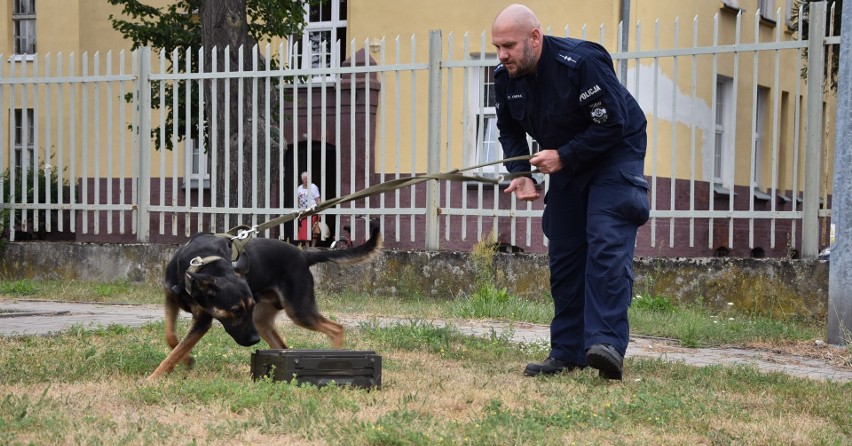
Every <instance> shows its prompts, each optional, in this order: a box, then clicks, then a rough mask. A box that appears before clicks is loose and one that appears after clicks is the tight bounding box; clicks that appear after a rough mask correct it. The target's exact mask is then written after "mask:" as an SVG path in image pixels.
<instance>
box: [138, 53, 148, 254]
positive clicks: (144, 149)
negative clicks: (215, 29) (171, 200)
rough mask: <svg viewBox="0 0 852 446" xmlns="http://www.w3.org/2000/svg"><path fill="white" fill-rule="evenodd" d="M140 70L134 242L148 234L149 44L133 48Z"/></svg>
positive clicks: (141, 241)
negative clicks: (135, 49) (136, 48)
mask: <svg viewBox="0 0 852 446" xmlns="http://www.w3.org/2000/svg"><path fill="white" fill-rule="evenodd" d="M136 56H137V57H138V58H139V59H138V65H137V66H138V67H139V72H138V73H136V85H135V87H134V88H135V89H136V91H137V96H136V97H137V98H138V99H137V103H136V109H135V113H136V114H137V115H136V122H137V123H138V124H137V128H136V153H137V156H138V159H139V162H138V163H137V170H136V182H137V188H136V197H135V199H136V241H137V242H140V243H147V242H148V239H149V236H150V221H151V216H150V210H149V209H150V206H151V47H149V46H145V47H142V48H139V49H138V50H137V51H136Z"/></svg>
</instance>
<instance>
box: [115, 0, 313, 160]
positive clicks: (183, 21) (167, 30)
mask: <svg viewBox="0 0 852 446" xmlns="http://www.w3.org/2000/svg"><path fill="white" fill-rule="evenodd" d="M106 1H107V2H108V3H109V4H111V5H114V6H120V7H121V14H120V15H117V16H116V15H113V14H110V16H109V20H110V21H111V23H112V27H113V28H114V29H115V30H116V31H118V32H120V33H121V34H122V35H123V36H124V37H125V38H126V39H129V40H130V41H132V42H133V46H132V48H133V49H137V48H140V47H144V46H150V47H151V48H152V50H153V51H155V52H159V51H163V52H165V53H166V54H167V55H168V64H169V69H170V70H172V71H175V72H179V73H185V72H187V71H191V72H193V73H197V72H199V71H201V70H200V69H199V68H200V67H199V65H198V62H199V57H198V54H197V51H198V50H199V49H200V48H201V47H202V32H203V27H204V26H203V25H204V24H203V23H202V22H201V20H200V17H199V15H198V11H199V10H200V8H201V4H202V1H201V0H177V1H175V2H174V3H171V4H169V5H168V6H165V7H163V8H158V7H154V6H150V5H148V4H146V3H143V2H141V1H139V0H106ZM324 1H327V0H307V1H301V0H245V2H244V3H245V9H246V15H247V17H248V23H247V28H248V35H249V37H250V38H251V39H252V40H253V41H255V42H268V41H269V40H270V39H272V38H276V37H277V38H285V37H287V36H290V35H299V34H300V33H302V31H303V29H304V27H305V23H306V21H307V18H306V17H305V8H304V5H305V4H308V5H320V4H322V3H323V2H324ZM231 50H232V51H236V50H237V49H236V48H232V49H231ZM250 50H251V49H250V48H246V51H247V54H250V53H249V51H250ZM193 53H194V54H193ZM206 57H208V58H209V57H210V56H209V54H208V55H207V56H206ZM261 62H262V66H261V67H259V68H260V69H262V68H263V67H264V66H265V64H266V63H270V64H272V66H273V67H275V61H274V60H270V61H263V60H261ZM223 63H224V62H223V61H220V64H223ZM191 82H192V81H191V80H186V81H177V82H174V83H172V82H166V83H165V84H164V85H163V88H162V96H163V97H162V100H161V97H160V95H161V92H160V88H159V86H155V87H154V88H152V89H151V104H152V108H154V109H158V108H159V104H160V103H161V102H162V103H164V104H166V108H167V109H168V113H167V116H166V119H165V125H164V126H163V127H162V128H161V127H153V128H152V129H151V137H152V139H153V140H154V141H155V143H156V145H157V148H158V149H159V148H165V149H167V150H173V149H174V143H175V141H183V140H184V139H185V138H188V137H192V136H193V135H198V134H199V133H200V132H201V131H202V127H201V124H202V123H201V122H199V121H198V116H199V110H198V107H199V104H200V101H199V98H198V92H199V90H200V89H199V88H197V87H195V88H192V90H191V92H190V98H189V103H188V104H187V103H186V101H187V98H186V95H185V94H184V93H183V92H185V91H186V88H189V87H190V83H191ZM132 99H133V98H132V94H129V95H128V96H126V97H125V100H127V101H128V102H130V101H132ZM175 101H176V102H177V104H178V110H180V111H181V112H180V113H174V110H173V109H172V106H173V104H174V103H175ZM187 107H189V110H188V111H189V117H190V118H189V119H190V121H189V122H187V121H186V115H187V114H186V113H185V111H187ZM172 128H176V129H177V131H176V134H175V135H167V134H166V133H168V132H170V129H172ZM161 135H162V137H161ZM202 137H205V135H202ZM161 144H165V146H164V147H161ZM205 147H206V145H205Z"/></svg>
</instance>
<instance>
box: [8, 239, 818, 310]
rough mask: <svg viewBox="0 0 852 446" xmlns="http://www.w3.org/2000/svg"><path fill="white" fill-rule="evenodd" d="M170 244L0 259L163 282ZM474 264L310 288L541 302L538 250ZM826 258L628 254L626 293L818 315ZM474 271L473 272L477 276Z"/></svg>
mask: <svg viewBox="0 0 852 446" xmlns="http://www.w3.org/2000/svg"><path fill="white" fill-rule="evenodd" d="M177 247H178V246H177V245H154V244H122V245H118V244H93V243H65V242H12V243H9V244H8V245H7V247H6V250H5V252H4V254H3V257H2V259H0V273H2V279H3V280H17V279H24V278H29V279H55V280H71V279H74V280H80V281H93V282H112V281H122V280H124V281H129V282H150V283H160V282H161V281H162V273H163V268H164V267H165V265H166V263H167V262H168V261H169V259H170V258H171V256H172V255H173V254H174V252H175V250H176V249H177ZM490 263H491V264H490V265H485V266H483V264H482V262H481V261H476V260H475V259H474V258H473V256H472V255H471V254H470V253H467V252H450V251H436V252H423V251H383V252H382V253H381V254H380V255H379V256H378V257H377V258H376V259H375V260H374V261H373V262H371V263H367V264H362V265H355V266H352V265H348V266H347V265H343V266H341V265H334V264H321V265H317V266H315V267H313V268H314V274H315V278H316V283H317V290H318V292H320V293H322V292H335V293H338V292H366V293H370V294H372V295H375V296H377V297H382V296H421V297H428V298H435V299H452V298H455V297H460V296H465V295H467V294H468V293H470V292H472V291H475V290H476V288H477V287H479V286H482V285H481V280H482V279H481V278H482V277H489V278H490V280H491V281H492V283H493V284H494V285H495V286H496V287H497V288H498V289H499V288H503V287H505V288H506V289H507V290H508V291H509V293H510V294H514V295H517V296H520V297H523V298H526V299H536V300H549V273H548V269H547V256H546V255H544V254H526V253H521V254H502V253H497V254H495V255H494V257H493V259H492V261H491V262H490ZM828 271H829V266H828V262H826V261H822V260H789V259H735V258H637V259H636V262H635V264H634V277H635V278H634V291H635V293H636V294H641V295H643V296H650V295H653V296H662V297H667V298H669V299H671V300H672V301H674V302H677V303H700V304H702V305H707V306H709V307H711V308H724V307H725V306H726V305H727V304H728V302H732V303H733V304H734V305H735V307H736V308H739V309H744V310H746V311H750V312H753V313H755V314H772V315H783V316H804V317H814V318H820V319H822V318H825V316H826V308H827V304H828ZM477 278H480V279H479V280H477Z"/></svg>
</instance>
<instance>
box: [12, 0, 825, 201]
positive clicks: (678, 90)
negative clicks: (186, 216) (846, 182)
mask: <svg viewBox="0 0 852 446" xmlns="http://www.w3.org/2000/svg"><path fill="white" fill-rule="evenodd" d="M2 1H3V3H2V6H3V7H2V8H0V23H6V24H11V22H12V20H11V12H12V0H2ZM757 1H758V0H742V1H740V2H739V4H740V5H741V6H742V7H744V8H745V10H744V12H743V14H742V16H741V20H742V28H741V30H740V41H741V42H743V43H748V42H754V39H755V31H756V32H757V34H758V37H759V40H760V41H761V42H767V41H772V40H774V39H776V38H780V39H781V40H791V39H794V38H795V35H793V34H792V33H791V32H790V30H789V29H788V28H787V26H786V24H785V21H784V20H783V19H782V20H780V21H779V22H778V23H777V24H775V25H772V24H770V23H768V22H766V21H764V20H755V18H754V17H755V16H754V14H755V12H756V5H757ZM168 2H169V1H168V0H153V1H149V3H152V4H161V5H165V4H167V3H168ZM509 3H510V2H508V1H506V2H493V1H488V0H471V1H467V2H458V1H450V0H434V1H432V2H429V3H415V2H404V1H398V0H350V1H349V2H348V31H347V32H348V38H349V39H354V40H355V42H356V46H357V49H360V48H362V47H363V46H364V45H367V46H368V47H369V48H370V52H369V54H370V55H371V57H373V58H374V59H376V60H377V61H379V62H382V63H394V62H396V61H397V54H399V59H398V62H400V63H410V62H412V61H414V62H418V63H423V62H425V61H426V59H427V56H428V33H429V31H430V30H433V29H437V30H441V31H442V32H443V38H444V40H443V42H444V48H443V49H442V51H443V53H444V57H448V56H451V57H452V58H454V59H460V58H463V57H467V56H468V55H470V54H479V53H486V54H487V55H489V56H492V55H493V46H492V45H491V43H490V42H491V41H490V39H491V36H490V25H491V21H492V19H493V17H494V16H495V15H496V14H497V13H498V12H499V11H500V10H501V9H502V8H503V7H505V6H506V5H508V4H509ZM526 4H527V5H528V6H530V7H531V8H532V9H533V10H534V11H536V12H537V13H538V15H539V18H540V19H541V21H542V25H543V27H544V28H545V29H548V30H549V31H550V32H551V33H552V34H554V35H564V34H565V31H566V29H567V30H568V31H569V34H570V35H571V36H573V37H583V36H585V37H587V38H589V39H590V40H595V41H601V42H602V43H603V44H604V45H605V46H606V47H607V48H608V49H609V50H610V51H613V52H614V51H616V50H617V47H616V46H617V42H618V36H617V31H618V30H617V25H618V20H619V13H620V7H621V2H620V1H619V0H601V1H594V2H591V1H580V0H575V1H568V2H566V1H564V0H530V1H528V2H526ZM631 4H632V15H631V17H630V21H629V23H630V24H631V32H630V50H631V51H635V50H643V51H645V50H651V49H654V48H655V47H657V46H659V47H660V48H671V47H673V46H680V47H688V46H692V45H693V44H696V45H698V46H710V45H713V44H714V42H713V36H714V27H715V26H716V25H715V24H714V17H716V18H718V29H719V33H718V35H719V42H718V44H719V45H730V44H733V43H734V41H735V38H736V35H737V31H736V23H737V14H736V11H733V10H731V9H729V8H725V7H723V6H722V2H721V1H715V0H632V1H631ZM36 8H37V10H36V16H37V18H36V23H37V25H36V26H37V39H38V44H37V49H38V53H39V57H40V58H41V57H43V56H44V55H46V54H51V55H53V57H56V56H55V55H56V54H58V53H60V52H61V53H62V54H63V55H64V56H65V57H66V58H67V57H68V55H70V54H71V53H74V54H75V55H77V65H78V67H77V70H78V72H79V70H80V64H81V63H82V55H83V53H87V54H88V57H89V58H90V62H91V61H93V60H94V59H93V58H94V55H95V54H96V53H97V54H99V57H100V61H101V67H100V68H99V70H101V72H102V73H103V72H106V66H105V63H106V62H105V61H106V53H107V52H108V51H112V56H113V61H114V62H113V63H114V64H115V65H114V66H113V67H112V72H113V73H117V72H118V71H119V67H118V66H117V64H118V60H119V53H120V51H121V50H129V48H130V42H128V41H125V40H123V39H122V37H121V35H120V34H119V33H118V32H116V31H115V30H113V29H112V26H111V25H110V22H109V20H108V17H109V15H110V14H111V13H112V14H118V13H119V9H118V8H116V7H113V6H111V5H109V4H108V3H107V2H106V1H94V0H37V1H36ZM696 17H697V20H696V19H695V18H696ZM675 19H677V23H678V28H677V30H676V29H675ZM637 24H639V26H638V30H637ZM695 27H697V34H696V35H694V34H695V33H694V29H695ZM779 31H780V32H779ZM12 32H13V31H12V29H11V26H9V27H5V32H2V33H0V52H2V53H3V54H6V55H8V54H11V53H12V48H13V42H12ZM451 33H452V36H453V44H452V47H449V46H448V45H447V43H446V42H447V40H448V38H449V36H450V34H451ZM466 33H469V34H468V35H469V38H470V45H469V47H467V48H466V47H465V44H464V42H465V34H466ZM675 33H677V41H675ZM412 36H413V37H414V39H415V40H414V43H412ZM397 39H398V40H397ZM382 41H384V45H385V46H384V51H382V50H381V46H380V45H378V44H380V43H381V42H382ZM397 41H398V42H399V50H398V51H397V49H396V42H397ZM347 53H348V54H349V55H351V49H348V50H347ZM412 53H414V54H415V55H416V56H415V57H414V58H413V57H412ZM779 54H780V55H781V60H780V62H779V67H780V69H778V70H776V67H775V64H776V62H775V59H774V53H773V52H767V53H766V54H763V55H761V56H760V58H759V60H757V61H756V63H755V60H754V57H753V53H743V54H741V55H740V56H739V60H738V61H736V63H735V57H734V56H732V55H723V56H719V57H716V58H715V60H714V57H713V56H709V55H708V56H699V57H697V58H695V59H694V60H693V58H692V57H680V58H679V59H678V64H677V67H675V65H674V63H673V61H672V59H671V58H661V59H659V60H657V61H655V60H654V59H652V58H645V59H642V60H641V62H640V63H639V64H637V63H635V62H630V64H629V72H628V80H627V83H628V87H629V88H631V90H633V91H634V92H635V94H636V96H637V98H638V99H639V101H640V105H642V107H643V109H644V110H645V112H646V114H647V115H648V117H649V126H648V137H649V153H648V162H647V163H646V166H647V167H646V173H648V174H651V173H655V174H656V175H658V176H661V177H668V176H673V177H676V178H689V177H691V176H692V172H693V171H694V172H695V174H696V177H697V178H698V179H703V180H710V179H711V178H710V176H711V166H712V164H710V163H711V162H712V153H713V152H712V150H713V137H714V135H713V132H712V130H713V129H712V128H711V127H710V126H709V125H708V123H711V122H713V121H712V119H713V117H712V116H711V113H712V102H713V98H712V93H713V90H712V88H713V84H714V82H713V79H710V78H709V77H711V76H712V73H713V67H714V63H715V66H716V67H717V68H716V70H717V71H718V73H719V74H720V75H724V76H728V77H731V78H733V77H734V76H735V75H736V77H737V79H738V83H737V85H736V95H735V96H736V100H737V111H736V117H735V122H736V123H737V126H736V139H735V147H736V150H732V151H731V153H732V154H734V156H733V157H732V158H730V161H729V164H730V166H732V167H733V168H734V171H735V172H736V176H735V178H734V182H735V183H736V184H747V183H748V181H749V178H748V177H749V170H750V169H749V165H750V151H749V150H748V147H750V141H751V138H752V129H751V122H752V116H751V114H752V109H753V107H752V105H753V97H752V91H753V78H754V68H755V66H757V67H758V68H759V70H758V79H757V82H758V84H759V85H761V86H763V87H768V88H769V89H770V90H769V94H768V102H767V108H766V109H767V110H768V111H770V112H771V113H769V114H768V115H767V116H765V119H764V121H765V122H764V125H765V128H766V129H768V130H771V131H767V132H766V135H767V136H765V138H767V137H768V139H769V140H768V141H766V143H765V144H764V147H765V148H766V149H765V150H764V153H763V154H762V155H761V157H762V158H761V159H762V161H763V162H762V163H761V165H762V166H763V167H762V169H761V171H760V172H759V178H760V184H759V187H760V188H761V189H763V190H766V189H768V188H769V187H770V186H771V182H772V181H773V178H775V181H776V182H777V184H778V187H780V188H782V189H784V188H790V187H792V185H793V177H792V175H793V174H792V165H793V163H794V159H795V158H794V155H795V151H796V150H797V149H798V148H797V147H796V146H795V139H794V135H795V131H796V129H795V128H794V119H795V115H796V106H797V104H799V105H800V106H801V107H804V104H805V102H804V99H803V98H802V95H804V93H805V91H804V86H803V84H802V82H801V78H800V76H799V70H798V69H797V68H791V67H798V66H799V65H798V64H800V63H801V62H800V61H799V58H798V54H797V52H796V51H793V50H785V51H781V52H780V53H779ZM125 57H126V59H125V63H126V64H127V66H128V67H129V65H130V63H131V55H130V53H129V52H127V53H126V55H125ZM66 60H67V59H66ZM4 63H6V62H4ZM36 65H37V66H38V69H39V70H44V69H45V63H44V60H43V59H40V60H39V61H38V63H37V64H35V63H34V62H32V61H26V60H23V61H21V62H20V64H19V66H18V69H21V68H24V67H26V68H25V69H27V70H32V69H33V67H34V66H36ZM52 65H53V69H54V70H55V69H56V67H57V66H56V62H52ZM693 65H694V66H695V69H694V70H693ZM3 68H4V70H8V68H9V67H8V66H6V67H3ZM64 69H65V70H68V69H69V67H68V63H67V62H65V63H64ZM127 69H129V68H125V70H127ZM675 70H676V71H675ZM693 71H694V72H695V74H693ZM694 75H695V76H696V79H697V85H698V87H697V89H696V91H695V93H694V94H695V98H694V99H693V92H692V91H691V84H692V78H693V76H694ZM466 76H469V73H467V74H466V73H464V72H463V70H461V69H457V70H454V71H453V74H452V79H449V78H445V79H444V85H443V92H444V96H445V97H450V98H451V99H450V100H449V101H448V102H447V101H446V100H445V102H444V106H443V110H444V112H443V113H444V115H443V116H442V119H441V126H442V127H445V128H444V130H443V131H444V132H448V133H444V134H443V135H442V140H443V141H446V140H449V145H448V147H449V153H450V162H449V165H451V166H452V167H459V166H462V165H465V164H467V165H469V164H471V163H472V162H473V160H471V159H469V156H468V154H467V153H466V151H465V149H464V145H465V138H466V131H467V130H468V129H466V128H465V126H464V122H465V120H464V118H465V116H464V110H465V105H466V101H467V100H468V98H467V96H466V95H465V94H464V87H463V85H464V82H465V81H466V80H467V79H466ZM776 78H777V81H776ZM426 80H427V79H426V74H425V72H421V73H418V74H417V85H416V86H414V87H412V79H411V77H410V75H409V74H407V73H405V74H402V75H400V76H396V75H395V74H394V73H393V72H387V73H385V74H383V75H382V76H381V81H382V94H381V103H380V104H379V107H380V110H379V113H380V116H381V114H383V116H384V119H385V121H384V124H383V125H382V124H380V125H379V126H378V127H377V128H378V132H379V134H378V135H376V145H377V148H382V147H385V148H388V149H389V150H390V149H392V148H393V147H395V144H396V141H397V140H398V141H400V157H401V159H400V165H401V166H402V169H403V172H405V171H407V170H410V166H412V165H413V166H414V170H417V171H424V170H425V166H426V154H427V150H426V140H427V122H426V109H427V105H428V99H429V98H428V91H427V89H426V85H427V83H426ZM797 87H799V88H800V90H799V91H798V96H797ZM779 90H780V91H779ZM412 91H413V93H412ZM655 91H656V92H657V94H656V95H654V94H653V93H654V92H655ZM37 93H38V94H42V95H43V94H44V87H42V89H41V90H39V92H37ZM30 94H36V92H31V93H30ZM82 94H84V93H83V91H78V92H77V93H76V97H75V98H74V100H75V103H76V110H77V113H78V114H79V113H80V111H81V107H82V99H83V98H82ZM91 94H94V93H91ZM100 94H101V95H102V98H101V104H102V105H101V113H100V117H99V120H95V119H94V118H91V119H89V122H88V134H89V135H92V136H90V141H88V143H89V144H91V143H92V141H91V138H94V137H95V136H94V135H96V134H98V133H100V136H98V137H99V138H101V140H100V144H101V147H102V150H106V148H107V147H119V146H120V145H121V142H122V139H124V142H125V144H128V142H129V141H130V138H129V134H128V133H127V131H126V130H123V129H125V128H126V123H116V124H117V125H116V127H115V128H116V131H115V132H114V133H113V134H112V135H104V129H106V124H107V120H108V119H110V117H111V118H112V119H118V116H119V113H118V111H116V110H114V113H112V114H111V115H108V114H107V110H108V109H107V107H106V101H107V100H108V95H110V94H112V95H117V94H119V93H118V90H115V91H112V92H109V91H101V92H100ZM397 94H398V97H399V100H400V101H401V103H400V105H399V107H398V110H397V108H396V107H395V106H394V105H393V103H394V101H395V100H396V98H397ZM70 95H71V92H65V93H64V96H63V101H65V103H66V104H68V103H70V100H71V99H72V98H71V96H70ZM93 97H94V96H92V98H93ZM412 97H413V98H414V102H413V103H412V102H411V101H410V100H409V98H412ZM444 99H445V98H444ZM16 100H20V94H19V95H18V97H17V98H16ZM91 101H94V99H91ZM447 104H449V107H450V108H451V114H450V115H449V116H447V112H446V110H447ZM673 104H674V105H673ZM776 104H777V105H776ZM89 105H90V107H92V106H93V105H94V103H93V102H90V104H89ZM827 109H828V110H832V109H833V107H827ZM776 110H777V113H776ZM39 113H40V115H41V118H44V117H46V116H47V114H48V113H49V114H50V115H51V118H52V119H54V120H55V119H56V113H57V110H56V109H55V108H54V109H53V110H51V111H49V112H48V111H47V110H45V109H44V108H41V109H40V110H39ZM799 113H800V114H801V115H802V116H804V108H802V109H800V110H799ZM652 114H653V115H652ZM776 115H777V116H776ZM4 116H5V115H4ZM128 116H129V115H128ZM690 116H694V117H696V118H699V119H697V121H699V122H695V121H696V120H695V119H694V118H692V117H690ZM152 118H153V119H154V120H157V119H158V115H157V113H155V114H154V116H153V117H152ZM7 119H8V118H7ZM776 119H777V120H778V123H779V127H778V129H777V130H772V124H773V122H775V120H776ZM80 122H82V121H80ZM833 122H834V121H833V119H832V118H831V117H830V116H829V117H828V120H827V123H828V124H831V123H833ZM448 124H449V128H446V126H447V125H448ZM397 128H399V131H398V133H397V130H396V129H397ZM798 130H799V134H800V137H799V140H800V141H801V140H802V136H803V130H804V129H803V128H800V129H798ZM53 132H54V136H55V132H56V129H54V130H53ZM84 133H85V132H84V131H83V130H82V129H80V130H79V131H77V141H76V144H77V145H78V147H81V146H82V144H84V142H85V141H84V140H83V134H84ZM826 133H827V136H829V137H830V138H829V140H831V137H832V135H833V129H832V128H828V130H827V132H826ZM67 134H68V130H66V135H67ZM693 147H694V149H693ZM445 150H447V149H446V148H444V147H442V152H443V151H445ZM693 150H694V152H695V156H694V157H693V156H692V155H691V154H692V151H693ZM828 152H829V153H827V156H826V158H827V159H830V150H829V151H828ZM155 155H158V154H155ZM412 157H413V160H412ZM773 157H774V158H777V159H779V166H780V168H779V170H778V171H777V172H772V171H771V168H770V167H771V160H772V159H773ZM167 159H170V157H167ZM383 159H384V160H385V161H384V165H380V164H381V163H382V160H383ZM799 159H801V155H800V156H799ZM75 162H78V163H81V162H82V161H81V160H75ZM100 162H101V168H102V169H106V167H107V166H106V163H107V162H108V160H107V158H106V157H103V159H102V160H101V161H100ZM178 162H179V163H182V160H181V159H179V160H178ZM113 163H117V161H116V158H114V159H113ZM375 163H376V168H377V169H379V170H383V171H386V172H392V171H394V169H395V167H394V164H395V161H394V160H392V159H391V157H385V158H381V157H376V158H375ZM443 167H444V166H443V165H442V168H443ZM166 169H167V171H168V172H171V171H172V167H171V166H170V165H168V166H166ZM78 171H79V170H78ZM155 174H158V173H156V172H155ZM802 175H803V172H802V171H801V169H800V171H799V178H798V184H799V185H801V184H802ZM828 186H829V187H830V184H829V185H828Z"/></svg>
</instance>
